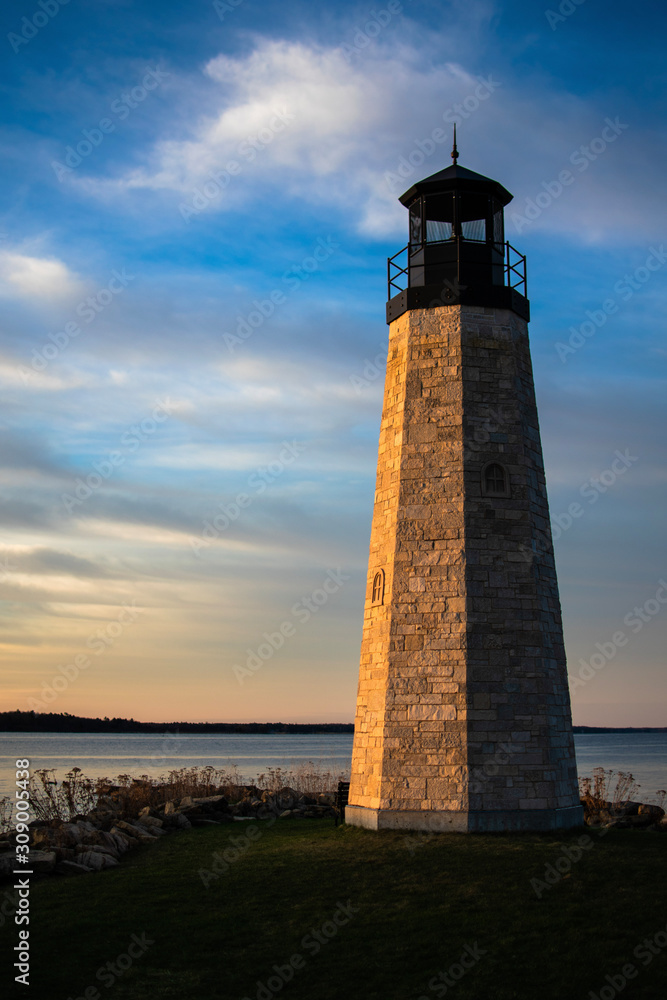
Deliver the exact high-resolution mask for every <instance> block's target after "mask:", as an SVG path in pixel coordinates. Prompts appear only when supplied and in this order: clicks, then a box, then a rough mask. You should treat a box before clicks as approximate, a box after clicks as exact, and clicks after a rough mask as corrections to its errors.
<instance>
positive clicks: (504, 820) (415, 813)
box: [345, 805, 584, 833]
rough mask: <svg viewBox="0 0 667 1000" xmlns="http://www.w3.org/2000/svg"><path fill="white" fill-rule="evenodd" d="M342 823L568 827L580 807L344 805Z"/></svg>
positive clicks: (446, 829)
mask: <svg viewBox="0 0 667 1000" xmlns="http://www.w3.org/2000/svg"><path fill="white" fill-rule="evenodd" d="M345 822H346V823H347V824H348V825H349V826H361V827H364V828H365V829H366V830H414V831H417V830H420V831H424V830H425V831H428V832H430V833H505V832H510V831H519V830H524V831H526V832H528V831H535V832H539V831H544V830H570V829H572V828H573V827H577V826H582V825H583V822H584V810H583V808H582V807H581V806H569V807H568V808H566V809H477V810H470V811H467V812H464V811H453V810H451V811H448V810H445V809H413V810H410V809H369V808H367V807H366V806H351V805H347V806H346V807H345Z"/></svg>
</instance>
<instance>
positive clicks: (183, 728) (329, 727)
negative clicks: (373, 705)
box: [0, 711, 667, 733]
mask: <svg viewBox="0 0 667 1000" xmlns="http://www.w3.org/2000/svg"><path fill="white" fill-rule="evenodd" d="M572 729H573V731H574V732H575V733H665V732H667V726H659V727H650V726H626V727H619V726H573V727H572ZM0 732H3V733H164V732H173V733H352V732H354V724H353V723H352V722H136V721H135V720H134V719H117V718H113V719H109V718H107V717H106V716H105V717H104V718H103V719H88V718H86V717H84V716H80V715H70V713H69V712H20V711H16V712H0Z"/></svg>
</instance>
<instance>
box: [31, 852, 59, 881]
mask: <svg viewBox="0 0 667 1000" xmlns="http://www.w3.org/2000/svg"><path fill="white" fill-rule="evenodd" d="M56 861H57V858H56V852H55V851H31V852H30V866H29V867H30V868H32V870H33V871H34V872H39V874H40V875H46V874H48V873H49V872H52V871H53V869H54V868H55V867H56ZM26 867H28V866H26Z"/></svg>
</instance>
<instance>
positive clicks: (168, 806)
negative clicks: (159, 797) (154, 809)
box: [164, 802, 176, 816]
mask: <svg viewBox="0 0 667 1000" xmlns="http://www.w3.org/2000/svg"><path fill="white" fill-rule="evenodd" d="M174 812H176V806H175V804H174V803H173V802H165V804H164V814H165V816H171V814H172V813H174Z"/></svg>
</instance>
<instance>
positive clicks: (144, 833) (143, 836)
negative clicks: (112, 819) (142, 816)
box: [114, 819, 158, 844]
mask: <svg viewBox="0 0 667 1000" xmlns="http://www.w3.org/2000/svg"><path fill="white" fill-rule="evenodd" d="M116 828H118V829H120V830H122V832H123V833H129V835H130V836H131V837H135V838H136V839H137V840H139V841H141V843H142V844H153V843H155V841H156V840H157V839H158V838H157V837H154V836H153V834H152V833H149V832H148V830H147V829H146V827H145V826H140V825H139V824H137V825H136V826H135V825H134V824H133V823H128V822H127V821H126V820H124V819H120V820H118V822H117V823H116ZM114 829H115V828H114Z"/></svg>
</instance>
